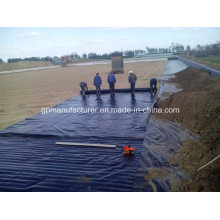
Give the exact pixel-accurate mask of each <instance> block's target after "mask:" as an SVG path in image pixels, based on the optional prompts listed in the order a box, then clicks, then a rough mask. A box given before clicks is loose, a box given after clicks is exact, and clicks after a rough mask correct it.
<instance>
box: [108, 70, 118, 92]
mask: <svg viewBox="0 0 220 220" xmlns="http://www.w3.org/2000/svg"><path fill="white" fill-rule="evenodd" d="M108 83H109V88H110V93H111V95H114V94H115V83H116V78H115V75H114V74H113V72H110V73H109V75H108Z"/></svg>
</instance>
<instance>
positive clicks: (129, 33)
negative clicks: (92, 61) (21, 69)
mask: <svg viewBox="0 0 220 220" xmlns="http://www.w3.org/2000/svg"><path fill="white" fill-rule="evenodd" d="M217 41H220V28H137V27H135V28H0V58H2V59H3V60H4V61H7V59H8V58H25V57H32V56H37V57H45V56H62V55H65V54H70V53H72V52H77V53H79V54H80V55H81V54H82V53H89V52H95V53H109V52H112V51H115V50H127V49H143V50H145V49H146V46H148V47H157V48H158V47H169V46H170V44H171V43H172V42H174V43H181V44H183V45H184V46H186V45H188V44H189V45H191V46H192V47H194V46H195V45H197V44H202V45H203V44H209V43H215V42H217Z"/></svg>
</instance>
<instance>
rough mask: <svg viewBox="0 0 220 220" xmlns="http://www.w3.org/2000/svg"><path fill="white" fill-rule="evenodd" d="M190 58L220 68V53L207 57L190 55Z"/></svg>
mask: <svg viewBox="0 0 220 220" xmlns="http://www.w3.org/2000/svg"><path fill="white" fill-rule="evenodd" d="M190 59H192V60H194V61H196V62H199V63H203V64H206V65H208V66H211V67H213V68H215V69H218V70H220V55H218V56H207V57H190Z"/></svg>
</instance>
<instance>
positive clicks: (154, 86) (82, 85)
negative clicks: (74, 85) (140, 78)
mask: <svg viewBox="0 0 220 220" xmlns="http://www.w3.org/2000/svg"><path fill="white" fill-rule="evenodd" d="M128 81H129V83H130V85H131V93H132V95H134V93H135V83H136V81H137V76H136V75H135V74H134V72H133V71H132V70H130V71H129V76H128ZM107 82H108V84H109V89H110V94H111V95H112V96H113V95H114V94H115V83H116V77H115V75H114V73H113V72H110V73H109V75H108V80H107ZM101 85H102V79H101V77H100V76H99V73H96V76H95V77H94V86H95V88H96V95H97V98H98V99H99V98H100V97H101ZM80 88H81V92H80V93H81V95H83V96H84V95H85V94H86V91H87V90H88V86H87V84H86V83H85V82H81V83H80ZM150 88H151V93H152V94H156V92H157V79H156V78H152V79H151V80H150Z"/></svg>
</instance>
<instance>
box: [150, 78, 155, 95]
mask: <svg viewBox="0 0 220 220" xmlns="http://www.w3.org/2000/svg"><path fill="white" fill-rule="evenodd" d="M150 90H151V94H152V93H154V94H156V93H157V79H156V78H152V79H151V80H150Z"/></svg>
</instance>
